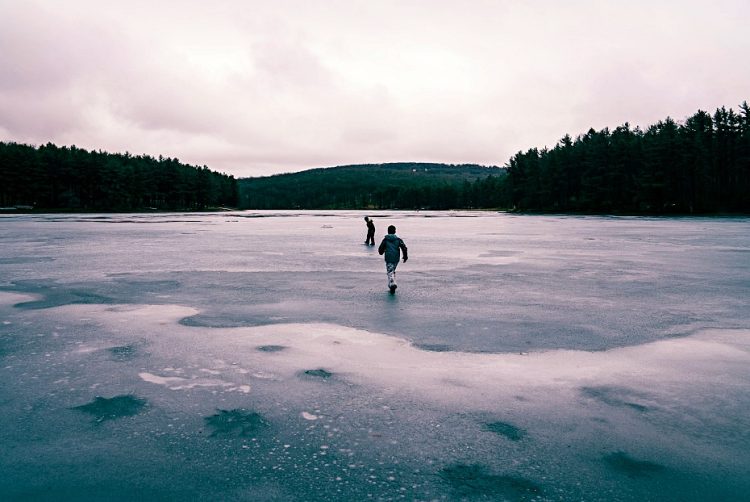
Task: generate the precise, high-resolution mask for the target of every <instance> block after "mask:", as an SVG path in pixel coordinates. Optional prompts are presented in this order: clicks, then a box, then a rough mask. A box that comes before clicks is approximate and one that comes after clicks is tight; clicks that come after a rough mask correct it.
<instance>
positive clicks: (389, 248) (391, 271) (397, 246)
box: [378, 225, 409, 294]
mask: <svg viewBox="0 0 750 502" xmlns="http://www.w3.org/2000/svg"><path fill="white" fill-rule="evenodd" d="M402 252H403V253H404V263H406V260H408V259H409V256H408V255H407V250H406V244H404V241H403V240H401V238H400V237H399V236H398V235H396V227H394V226H393V225H390V226H389V227H388V235H386V236H385V237H383V242H381V243H380V246H378V253H380V254H381V255H383V254H385V272H386V274H388V289H390V290H391V294H394V293H395V292H396V288H397V287H398V286H397V285H396V267H397V266H398V259H399V258H400V257H401V253H402Z"/></svg>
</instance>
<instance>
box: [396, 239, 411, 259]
mask: <svg viewBox="0 0 750 502" xmlns="http://www.w3.org/2000/svg"><path fill="white" fill-rule="evenodd" d="M398 247H400V248H401V252H402V253H404V263H406V260H408V259H409V255H408V254H407V249H406V244H404V241H402V240H399V242H398Z"/></svg>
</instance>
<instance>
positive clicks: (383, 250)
mask: <svg viewBox="0 0 750 502" xmlns="http://www.w3.org/2000/svg"><path fill="white" fill-rule="evenodd" d="M401 251H403V252H404V261H406V260H407V259H408V258H409V256H408V255H407V254H406V244H404V241H402V240H401V238H400V237H399V236H398V235H396V234H386V236H385V237H383V242H381V243H380V246H379V247H378V253H380V254H381V255H382V254H385V261H386V262H387V263H398V260H399V257H400V252H401Z"/></svg>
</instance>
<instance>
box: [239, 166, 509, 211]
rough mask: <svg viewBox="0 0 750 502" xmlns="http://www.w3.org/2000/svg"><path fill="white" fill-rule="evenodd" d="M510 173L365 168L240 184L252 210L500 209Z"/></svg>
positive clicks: (440, 168) (462, 168)
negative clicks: (506, 177) (502, 187)
mask: <svg viewBox="0 0 750 502" xmlns="http://www.w3.org/2000/svg"><path fill="white" fill-rule="evenodd" d="M504 176H505V170H504V169H502V168H498V167H494V166H493V167H484V166H478V165H474V164H465V165H448V164H429V163H412V162H407V163H394V164H363V165H357V166H338V167H331V168H325V169H311V170H309V171H303V172H299V173H291V174H280V175H276V176H268V177H262V178H246V179H240V180H239V187H240V206H241V207H243V208H248V209H284V208H293V209H297V208H300V209H367V208H379V209H392V208H402V209H417V208H428V209H449V208H457V207H467V208H468V207H498V206H499V205H501V198H502V190H501V180H502V178H503V177H504Z"/></svg>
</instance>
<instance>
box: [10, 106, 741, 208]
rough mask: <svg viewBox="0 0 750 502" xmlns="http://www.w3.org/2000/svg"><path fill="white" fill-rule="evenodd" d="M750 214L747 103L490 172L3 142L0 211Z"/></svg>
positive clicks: (580, 140)
mask: <svg viewBox="0 0 750 502" xmlns="http://www.w3.org/2000/svg"><path fill="white" fill-rule="evenodd" d="M13 206H29V207H34V208H38V209H48V210H95V211H140V210H148V209H156V210H203V209H207V208H210V207H219V206H226V207H240V208H243V209H394V208H400V209H462V208H466V209H470V208H473V209H481V208H488V209H489V208H491V209H509V210H515V211H551V212H589V213H631V214H677V213H682V214H710V213H717V212H734V213H750V106H748V104H747V102H743V103H742V104H741V105H740V107H739V111H738V112H735V111H734V110H732V109H731V108H730V109H726V108H725V107H722V108H719V109H717V110H716V112H715V113H713V115H712V114H709V113H708V112H705V111H700V110H699V111H698V112H697V113H695V114H694V115H692V116H690V117H688V118H687V119H686V120H685V121H684V122H682V123H678V122H676V121H674V120H673V119H671V118H667V119H665V120H662V121H659V122H658V123H657V124H654V125H651V126H649V127H647V128H646V129H645V130H644V129H641V128H639V127H635V128H632V127H631V126H630V125H629V124H627V123H626V124H624V125H621V126H619V127H617V128H615V129H614V130H610V129H608V128H604V129H602V130H600V131H596V130H594V129H590V130H589V131H588V132H587V133H585V134H582V135H579V136H577V137H576V138H575V139H573V138H571V137H570V136H569V135H566V136H564V137H563V138H562V139H561V140H560V141H559V142H558V143H557V144H556V145H555V146H554V147H553V148H542V149H538V148H532V149H529V150H527V151H520V152H518V153H517V154H515V155H514V156H512V157H511V158H510V160H509V161H508V163H507V164H506V165H505V166H504V167H503V168H499V167H496V166H490V167H487V166H478V165H473V164H467V165H447V164H434V163H394V164H369V165H357V166H339V167H333V168H326V169H312V170H308V171H302V172H298V173H291V174H284V175H275V176H267V177H259V178H245V179H240V180H236V179H235V178H234V177H232V176H228V175H225V174H220V173H216V172H214V171H211V170H209V169H208V167H206V166H203V167H195V166H190V165H185V164H182V163H180V162H179V160H178V159H171V158H163V157H161V156H160V157H159V158H158V159H155V158H153V157H149V156H146V155H140V156H132V155H130V154H128V153H125V154H117V153H116V154H112V153H106V152H101V151H99V152H94V151H91V152H89V151H86V150H84V149H80V148H76V147H75V146H71V147H64V146H63V147H58V146H56V145H54V144H51V143H48V144H46V145H43V146H40V147H38V148H37V147H33V146H29V145H23V144H17V143H3V142H0V207H13Z"/></svg>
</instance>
